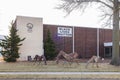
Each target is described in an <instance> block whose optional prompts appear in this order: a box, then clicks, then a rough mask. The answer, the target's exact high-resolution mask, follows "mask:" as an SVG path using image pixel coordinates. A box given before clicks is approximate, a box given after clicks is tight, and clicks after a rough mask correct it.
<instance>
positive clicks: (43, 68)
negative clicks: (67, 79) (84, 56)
mask: <svg viewBox="0 0 120 80" xmlns="http://www.w3.org/2000/svg"><path fill="white" fill-rule="evenodd" d="M47 63H48V65H44V64H43V63H41V64H37V63H36V64H34V62H16V63H6V62H3V63H0V72H9V71H17V72H24V71H27V72H30V71H31V72H32V71H33V72H37V71H39V72H85V71H86V72H90V71H94V72H112V71H113V72H120V66H112V65H110V64H109V63H99V65H100V67H99V68H97V67H96V66H94V67H92V64H90V65H89V67H88V68H87V69H86V68H85V64H86V63H80V64H79V65H77V64H76V63H73V64H72V65H71V66H70V65H69V64H67V63H66V64H65V65H63V64H62V63H60V64H56V63H55V62H54V61H48V62H47Z"/></svg>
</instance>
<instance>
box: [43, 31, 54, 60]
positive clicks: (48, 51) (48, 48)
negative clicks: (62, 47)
mask: <svg viewBox="0 0 120 80" xmlns="http://www.w3.org/2000/svg"><path fill="white" fill-rule="evenodd" d="M44 53H45V56H46V58H47V59H48V60H53V59H54V58H55V56H56V51H55V44H54V42H53V40H52V39H51V33H50V31H49V30H48V31H47V38H46V39H45V41H44Z"/></svg>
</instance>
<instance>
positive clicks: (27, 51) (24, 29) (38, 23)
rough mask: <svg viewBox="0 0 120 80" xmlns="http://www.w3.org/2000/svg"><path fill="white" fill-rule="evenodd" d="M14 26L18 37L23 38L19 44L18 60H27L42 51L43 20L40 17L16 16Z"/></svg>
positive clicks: (40, 53)
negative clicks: (20, 44)
mask: <svg viewBox="0 0 120 80" xmlns="http://www.w3.org/2000/svg"><path fill="white" fill-rule="evenodd" d="M14 26H15V27H16V29H17V30H18V32H17V34H18V35H19V36H20V38H25V40H24V41H23V42H22V44H23V45H22V46H20V50H19V52H20V53H21V54H20V58H19V60H20V61H21V60H28V58H30V57H31V58H34V56H35V55H37V54H38V55H42V54H44V52H43V20H42V18H36V17H26V16H17V17H16V20H15V23H14Z"/></svg>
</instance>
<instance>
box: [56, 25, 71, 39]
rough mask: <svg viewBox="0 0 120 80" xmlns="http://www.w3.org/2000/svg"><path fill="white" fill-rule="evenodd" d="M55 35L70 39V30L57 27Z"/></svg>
mask: <svg viewBox="0 0 120 80" xmlns="http://www.w3.org/2000/svg"><path fill="white" fill-rule="evenodd" d="M57 34H58V36H61V37H72V28H66V27H58V30H57Z"/></svg>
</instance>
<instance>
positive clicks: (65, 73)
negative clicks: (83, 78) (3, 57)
mask: <svg viewBox="0 0 120 80" xmlns="http://www.w3.org/2000/svg"><path fill="white" fill-rule="evenodd" d="M0 74H5V75H15V74H18V75H22V74H25V75H29V74H31V75H32V74H33V75H40V74H47V75H48V74H49V75H72V74H74V75H75V74H76V75H77V74H78V75H79V74H82V75H91V74H93V75H94V74H96V75H97V74H103V75H113V74H114V75H117V74H120V72H0Z"/></svg>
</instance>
